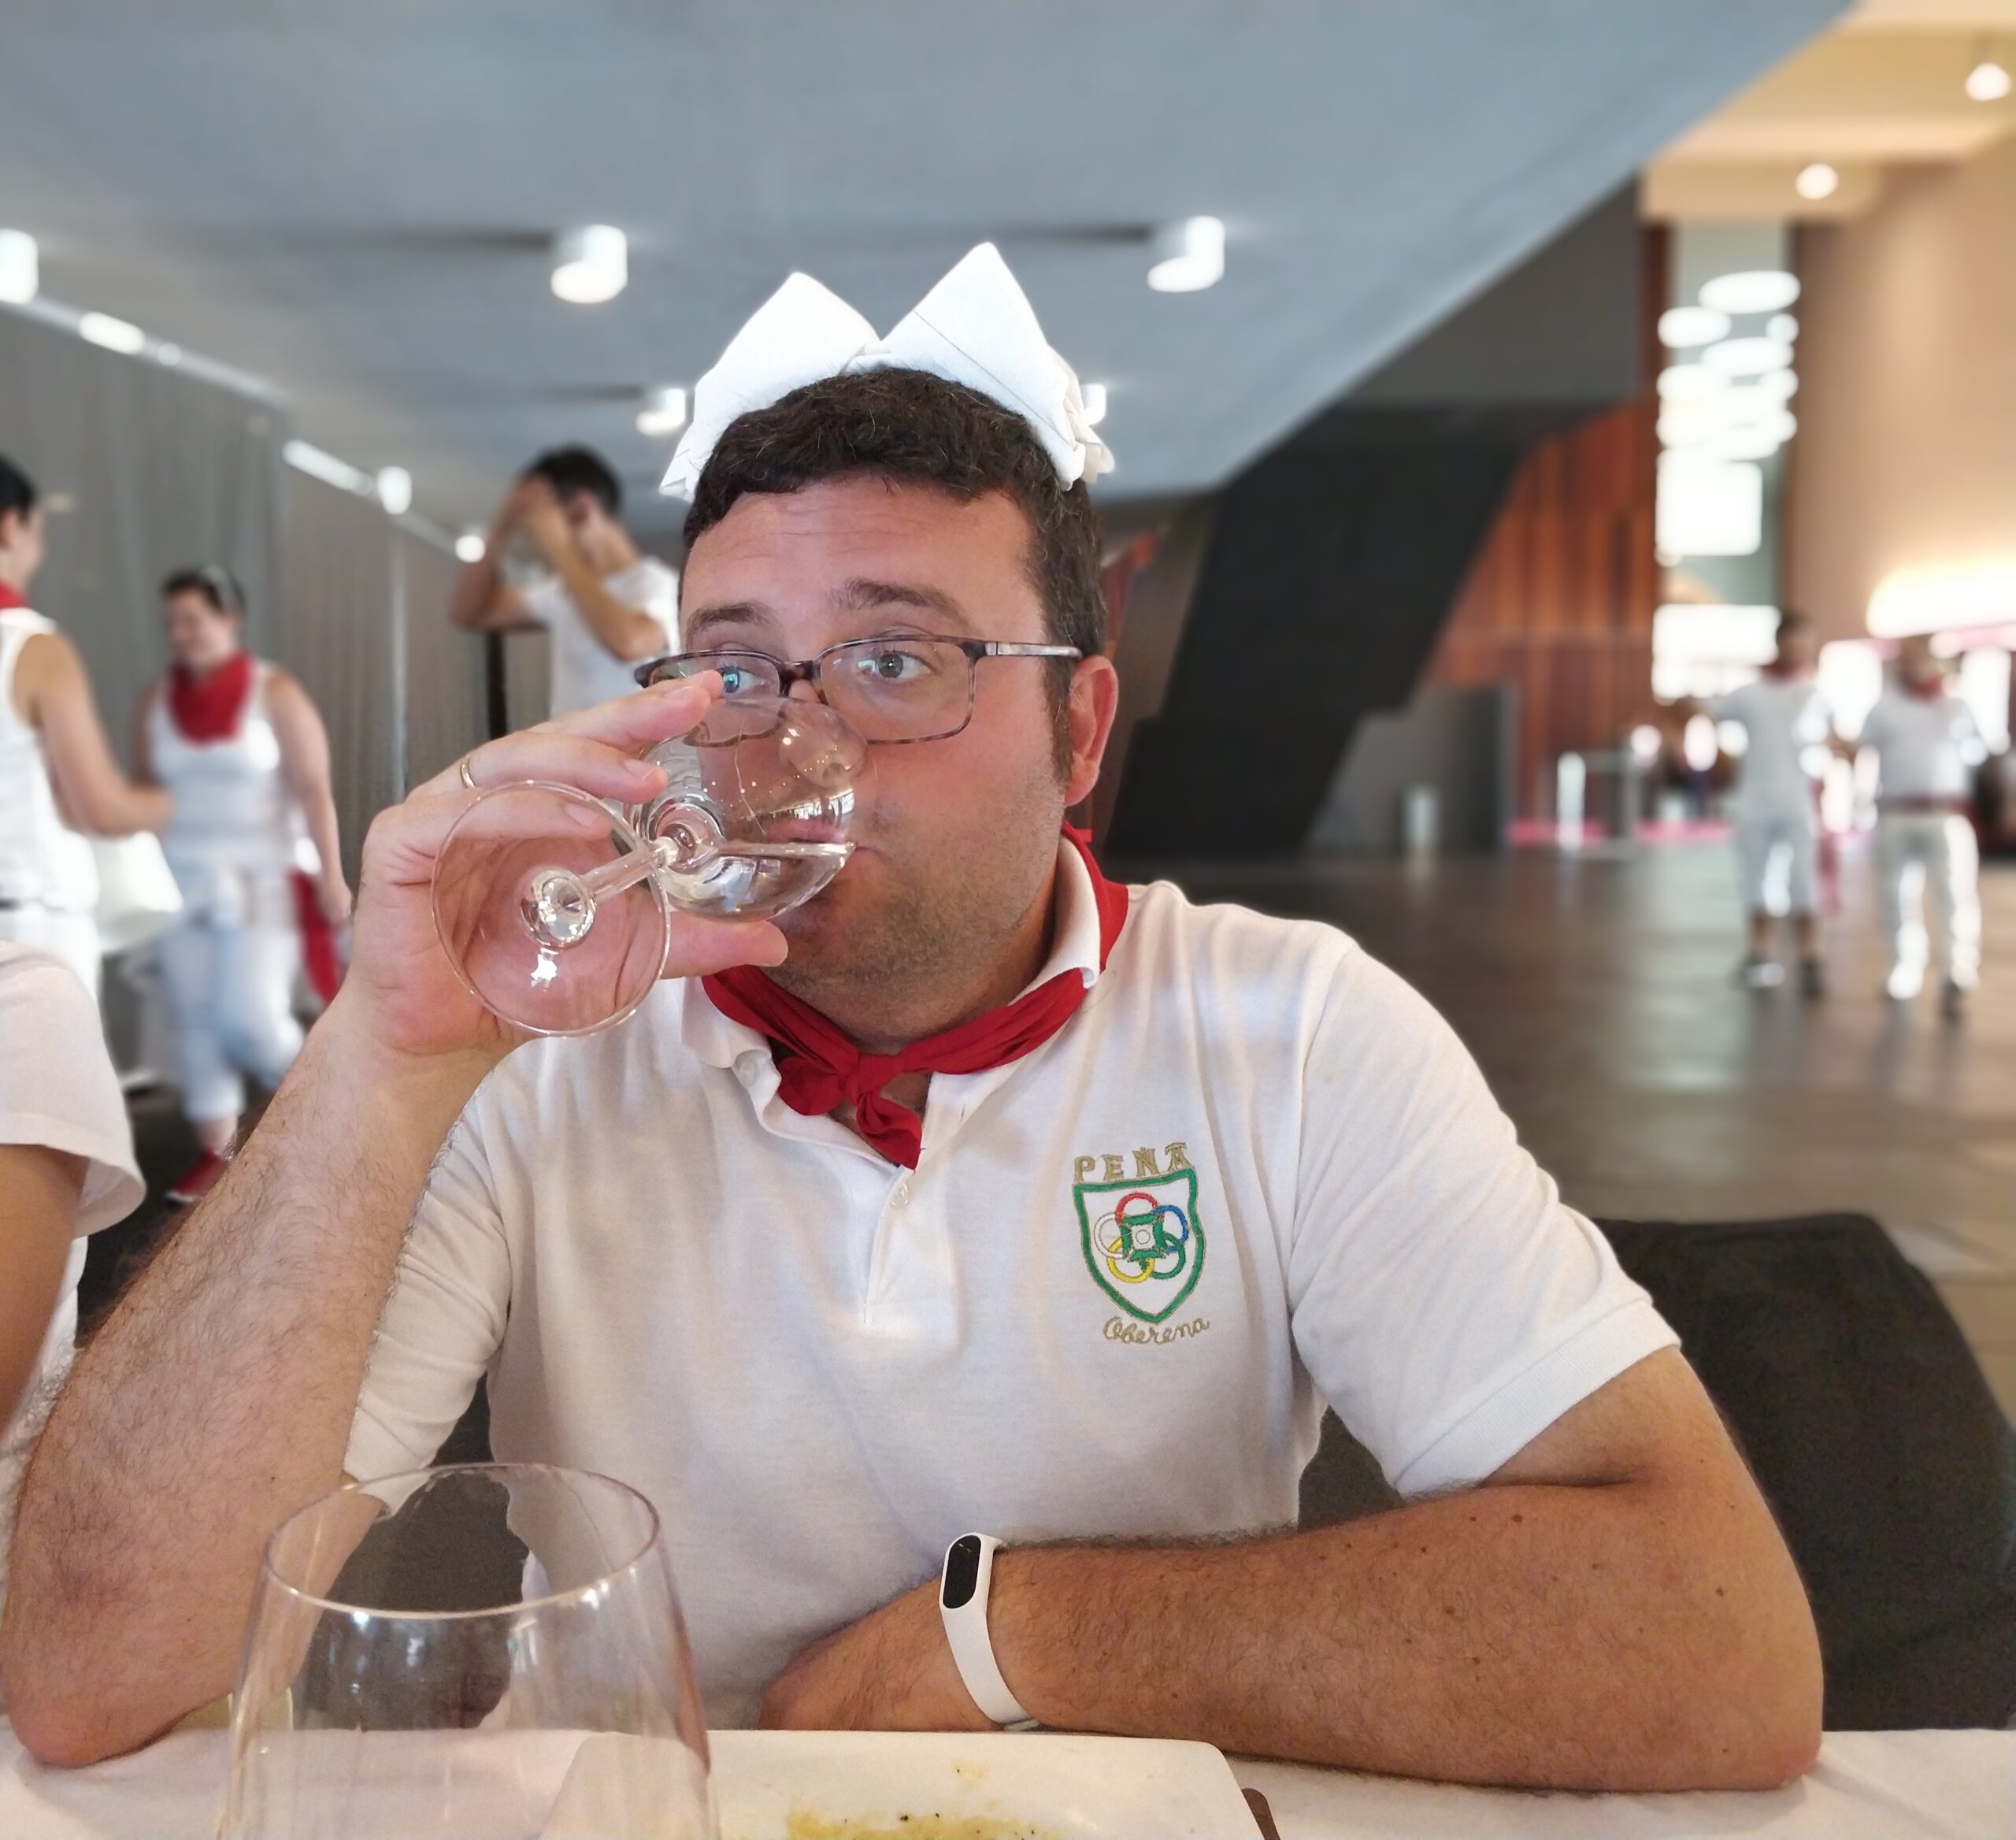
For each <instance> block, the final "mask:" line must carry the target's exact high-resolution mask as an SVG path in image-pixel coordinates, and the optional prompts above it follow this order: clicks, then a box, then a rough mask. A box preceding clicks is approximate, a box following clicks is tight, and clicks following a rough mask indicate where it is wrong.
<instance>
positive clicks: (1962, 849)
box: [1876, 811, 1981, 990]
mask: <svg viewBox="0 0 2016 1840" xmlns="http://www.w3.org/2000/svg"><path fill="white" fill-rule="evenodd" d="M1876 866H1877V874H1879V875H1880V876H1881V877H1882V878H1883V930H1884V934H1885V935H1886V936H1887V937H1888V939H1889V940H1890V950H1891V952H1892V955H1893V957H1894V959H1895V960H1896V963H1898V964H1899V965H1914V966H1918V968H1919V969H1920V970H1923V969H1924V967H1925V963H1926V962H1927V960H1928V959H1929V957H1930V956H1931V955H1932V948H1936V951H1937V955H1938V957H1939V958H1940V960H1941V961H1942V962H1943V963H1944V965H1945V966H1946V974H1947V977H1951V979H1952V980H1953V981H1954V982H1955V984H1957V985H1959V986H1960V987H1961V989H1963V990H1971V989H1973V986H1974V985H1975V983H1976V981H1977V980H1978V979H1979V978H1980V977H1981V896H1980V892H1979V882H1980V877H1981V846H1980V845H1979V844H1977V843H1976V842H1975V840H1974V827H1973V825H1971V824H1970V823H1969V822H1967V821H1966V818H1962V817H1961V816H1960V815H1959V813H1958V812H1951V811H1884V812H1881V813H1880V814H1878V816H1877V820H1876ZM1926 918H1929V919H1930V921H1931V922H1932V924H1931V928H1930V930H1929V933H1928V930H1927V928H1926V926H1925V919H1926Z"/></svg>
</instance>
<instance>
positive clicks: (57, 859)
mask: <svg viewBox="0 0 2016 1840" xmlns="http://www.w3.org/2000/svg"><path fill="white" fill-rule="evenodd" d="M55 630H56V623H55V621H53V620H46V619H44V618H43V616H42V615H41V614H35V613H31V612H29V611H28V609H27V608H26V607H5V608H0V902H5V903H7V904H8V905H9V906H14V905H18V904H20V903H23V902H35V903H39V904H40V905H42V906H43V907H57V908H61V909H62V910H64V911H66V912H72V913H80V914H85V913H89V912H90V911H91V908H92V907H94V906H95V905H96V904H97V901H98V864H97V861H96V859H95V858H94V857H93V855H91V845H90V844H88V843H87V842H86V841H85V840H84V839H83V837H80V836H79V835H78V833H76V832H75V831H73V830H72V829H71V828H70V827H69V825H67V824H65V822H63V820H62V818H61V817H60V816H59V815H58V814H57V809H56V795H55V792H54V790H53V789H52V788H51V787H50V783H49V761H48V757H47V756H46V755H45V754H44V753H43V747H42V736H40V735H39V733H36V732H35V729H34V728H32V727H31V725H29V724H28V723H27V722H23V721H22V720H21V718H20V712H19V711H18V710H17V709H16V708H15V707H14V666H16V664H17V663H18V662H20V655H21V647H23V646H24V645H26V644H28V641H29V640H31V639H32V638H34V637H35V636H37V635H38V634H39V633H43V632H54V631H55Z"/></svg>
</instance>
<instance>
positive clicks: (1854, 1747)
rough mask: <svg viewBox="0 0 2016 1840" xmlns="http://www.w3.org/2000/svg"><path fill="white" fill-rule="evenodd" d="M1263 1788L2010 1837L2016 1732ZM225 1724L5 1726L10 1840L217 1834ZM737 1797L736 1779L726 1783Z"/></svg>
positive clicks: (1370, 1827) (1453, 1822)
mask: <svg viewBox="0 0 2016 1840" xmlns="http://www.w3.org/2000/svg"><path fill="white" fill-rule="evenodd" d="M1233 1768H1234V1769H1235V1771H1236V1772H1237V1774H1238V1776H1239V1779H1240V1782H1242V1783H1244V1784H1245V1785H1246V1786H1248V1787H1249V1788H1254V1789H1258V1790H1261V1791H1262V1793H1263V1794H1265V1795H1266V1797H1267V1800H1268V1801H1269V1804H1270V1805H1272V1807H1273V1811H1274V1818H1275V1820H1276V1821H1277V1823H1279V1825H1280V1831H1281V1835H1282V1840H1302V1837H1304V1836H1306V1837H1308V1840H1317V1837H1318V1836H1340V1837H1351V1840H1356V1837H1358V1836H1361V1835H1362V1836H1367V1837H1369V1836H1372V1835H1381V1836H1384V1835H1421V1836H1430V1835H1432V1836H1436V1837H1437V1840H1455V1837H1457V1836H1462V1840H1491V1837H1493V1836H1500V1835H1502V1836H1505V1837H1506V1840H1520V1837H1521V1836H1525V1835H1531V1836H1532V1837H1533V1840H1581V1837H1582V1836H1585V1835H1586V1836H1588V1837H1589V1840H1597V1837H1598V1836H1600V1837H1601V1840H1640V1837H1643V1840H1682V1837H1687V1840H1693V1837H1695V1836H1710V1835H1728V1836H1730V1837H1731V1840H1738V1837H1740V1840H1779V1837H1781V1836H1782V1837H1785V1840H1791V1837H1794V1836H1797V1837H1799V1840H1805V1837H1807V1836H1811V1837H1812V1840H1907V1837H1908V1840H1917V1837H1918V1836H1921V1835H1940V1836H1946V1835H1953V1836H1966V1840H2011V1836H2012V1835H2016V1732H2004V1731H1872V1732H1842V1733H1838V1734H1833V1735H1830V1736H1829V1738H1828V1739H1827V1742H1826V1745H1825V1749H1823V1750H1822V1751H1821V1757H1820V1762H1819V1764H1818V1767H1817V1768H1815V1769H1814V1771H1813V1772H1812V1774H1811V1775H1809V1776H1807V1778H1806V1779H1805V1780H1804V1781H1803V1782H1799V1783H1797V1784H1795V1786H1793V1787H1792V1788H1790V1789H1784V1790H1777V1791H1775V1792H1773V1793H1772V1794H1768V1795H1729V1794H1722V1795H1710V1794H1702V1795H1534V1794H1522V1793H1519V1792H1517V1791H1513V1790H1487V1789H1455V1788H1450V1787H1447V1786H1443V1785H1440V1784H1435V1783H1425V1782H1399V1781H1395V1780H1394V1779H1390V1778H1387V1777H1380V1776H1358V1775H1351V1774H1349V1773H1348V1772H1346V1771H1335V1770H1312V1769H1304V1768H1299V1767H1298V1766H1296V1765H1294V1764H1264V1763H1254V1762H1251V1761H1249V1760H1245V1759H1236V1760H1234V1764H1233ZM223 1784H224V1734H223V1733H222V1732H221V1731H183V1732H178V1733H176V1734H174V1735H173V1736H172V1737H169V1738H164V1739H162V1740H161V1742H160V1743H158V1744H157V1745H153V1746H151V1747H150V1749H146V1750H144V1751H141V1752H139V1753H136V1754H135V1755H134V1756H132V1757H120V1758H117V1759H116V1760H114V1761H113V1762H111V1763H109V1764H97V1765H95V1767H94V1768H91V1769H88V1770H74V1771H65V1770H50V1769H45V1768H43V1767H42V1766H41V1765H40V1764H37V1763H35V1761H34V1760H33V1759H32V1758H31V1757H28V1755H27V1754H26V1753H24V1751H23V1750H22V1749H21V1747H20V1744H19V1742H17V1740H16V1738H15V1737H14V1734H13V1731H10V1730H9V1729H8V1727H6V1723H4V1721H0V1840H209V1836H210V1835H212V1834H214V1833H215V1832H216V1831H217V1808H218V1804H219V1801H220V1798H221V1794H222V1790H223ZM720 1787H721V1800H722V1802H723V1805H724V1808H726V1807H727V1806H728V1805H729V1804H730V1803H731V1802H732V1798H733V1794H734V1785H733V1784H732V1782H727V1781H725V1780H724V1781H722V1782H721V1784H720Z"/></svg>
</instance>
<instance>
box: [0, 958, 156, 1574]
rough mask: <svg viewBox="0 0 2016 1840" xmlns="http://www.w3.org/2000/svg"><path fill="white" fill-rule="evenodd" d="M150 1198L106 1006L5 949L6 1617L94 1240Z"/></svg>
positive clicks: (0, 1012)
mask: <svg viewBox="0 0 2016 1840" xmlns="http://www.w3.org/2000/svg"><path fill="white" fill-rule="evenodd" d="M143 1193H145V1189H144V1185H143V1184H142V1182H141V1181H140V1174H139V1170H137V1169H136V1168H135V1167H134V1163H133V1133H132V1128H131V1127H130V1126H128V1123H127V1122H126V1107H125V1104H124V1101H123V1100H121V1099H120V1094H119V1077H118V1075H117V1074H115V1073H114V1072H113V1068H112V1061H111V1058H110V1056H109V1055H108V1054H107V1053H106V1048H105V1040H104V1037H103V1034H102V1031H101V1030H100V1029H99V1026H98V1011H97V1009H96V1007H95V1006H94V1005H93V1003H91V999H90V998H89V996H87V995H86V993H85V992H84V990H83V988H82V986H81V985H79V983H78V982H77V981H76V978H75V977H72V975H71V974H70V973H69V970H67V969H66V968H65V966H64V965H63V964H62V963H61V961H60V960H58V959H56V958H55V957H54V955H51V954H50V953H48V952H43V951H41V950H39V948H35V947H32V946H23V945H15V944H11V943H9V942H6V941H0V1605H4V1604H5V1601H6V1595H7V1549H8V1545H9V1534H11V1532H12V1530H13V1509H14V1497H15V1493H16V1491H17V1489H19V1487H20V1479H21V1471H22V1470H23V1468H24V1467H25V1465H26V1463H27V1461H28V1452H29V1451H30V1450H31V1449H32V1448H33V1447H34V1444H35V1434H36V1432H37V1431H38V1430H39V1429H40V1427H41V1423H42V1420H43V1417H44V1416H45V1415H46V1413H47V1411H48V1408H49V1405H50V1401H51V1400H53V1398H54V1395H55V1391H56V1387H57V1383H58V1382H60V1381H61V1378H62V1376H63V1374H64V1372H65V1370H66V1369H67V1368H68V1367H69V1363H70V1348H71V1344H72V1342H73V1341H75V1339H76V1333H77V1279H78V1277H79V1275H80V1274H81V1273H82V1272H83V1268H84V1238H85V1236H86V1235H87V1234H90V1233H95V1232H97V1231H98V1229H99V1228H100V1227H102V1226H111V1225H112V1224H113V1222H115V1221H118V1220H123V1219H125V1217H126V1216H127V1215H128V1214H130V1213H132V1211H133V1210H134V1209H135V1207H138V1206H139V1203H140V1197H141V1196H142V1195H143Z"/></svg>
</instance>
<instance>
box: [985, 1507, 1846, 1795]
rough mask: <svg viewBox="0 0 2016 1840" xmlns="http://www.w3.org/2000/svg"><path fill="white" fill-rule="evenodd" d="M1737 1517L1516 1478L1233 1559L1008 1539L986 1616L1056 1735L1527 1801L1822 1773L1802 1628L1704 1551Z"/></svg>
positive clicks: (1762, 1580) (1796, 1612) (1227, 1549)
mask: <svg viewBox="0 0 2016 1840" xmlns="http://www.w3.org/2000/svg"><path fill="white" fill-rule="evenodd" d="M1738 1511H1739V1510H1738V1509H1736V1508H1732V1506H1731V1504H1728V1503H1725V1502H1718V1501H1702V1500H1695V1501H1687V1500H1683V1499H1681V1496H1680V1492H1678V1491H1676V1490H1671V1489H1669V1490H1667V1492H1666V1493H1663V1494H1662V1493H1648V1492H1647V1489H1646V1488H1644V1487H1641V1486H1638V1485H1634V1484H1631V1483H1617V1484H1610V1485H1606V1486H1595V1487H1582V1488H1577V1487H1563V1486H1505V1487H1493V1488H1486V1489H1476V1490H1473V1491H1470V1492H1469V1493H1465V1494H1462V1495H1460V1496H1452V1497H1446V1498H1444V1499H1442V1500H1440V1501H1430V1502H1425V1503H1421V1504H1418V1505H1415V1506H1412V1507H1409V1508H1402V1509H1399V1510H1395V1511H1394V1512H1390V1513H1386V1514H1380V1515H1373V1516H1371V1517H1369V1518H1367V1519H1363V1520H1359V1521H1355V1522H1351V1523H1347V1524H1345V1525H1343V1526H1341V1527H1329V1528H1325V1529H1321V1530H1317V1531H1314V1532H1309V1533H1303V1534H1286V1535H1283V1536H1281V1537H1280V1538H1274V1539H1265V1540H1256V1541H1240V1542H1237V1543H1234V1544H1230V1545H1220V1546H1195V1547H1177V1548H1159V1549H1149V1548H1131V1547H1125V1546H1108V1547H1100V1546H1089V1547H1070V1546H1065V1547H1054V1548H1041V1547H1036V1548H1027V1549H1019V1550H1017V1549H1010V1550H1008V1551H1006V1552H1003V1553H1002V1554H1001V1555H1000V1556H999V1559H998V1560H997V1561H996V1564H995V1586H994V1596H993V1601H992V1605H991V1612H990V1616H989V1622H990V1626H991V1629H992V1631H993V1634H994V1642H995V1652H996V1654H997V1656H998V1657H999V1660H1000V1663H1001V1666H1002V1671H1003V1673H1004V1674H1005V1675H1006V1679H1007V1680H1008V1683H1009V1685H1010V1687H1011V1688H1013V1689H1014V1691H1015V1693H1016V1694H1017V1697H1018V1698H1020V1699H1021V1701H1022V1703H1023V1705H1025V1706H1026V1707H1027V1708H1028V1710H1029V1711H1030V1712H1031V1713H1032V1715H1033V1716H1036V1718H1038V1719H1041V1720H1042V1721H1043V1723H1046V1724H1054V1725H1058V1726H1062V1727H1065V1728H1067V1729H1071V1730H1083V1731H1124V1732H1129V1733H1133V1734H1140V1735H1146V1736H1169V1737H1184V1738H1206V1739H1208V1740H1209V1741H1210V1742H1214V1743H1215V1744H1217V1745H1219V1746H1221V1748H1222V1749H1227V1750H1235V1751H1247V1752H1255V1753H1262V1754H1266V1755H1270V1756H1275V1757H1294V1758H1300V1759H1303V1760H1308V1761H1310V1762H1316V1763H1326V1764H1345V1765H1348V1766H1351V1767H1354V1768H1360V1769H1369V1770H1377V1771H1387V1772H1391V1773H1393V1774H1396V1775H1420V1776H1429V1777H1440V1778H1445V1779H1468V1780H1472V1781H1484V1782H1505V1783H1518V1784H1529V1785H1533V1786H1555V1787H1572V1788H1582V1789H1625V1788H1635V1789H1664V1788H1673V1787H1699V1786H1703V1785H1704V1784H1708V1783H1718V1782H1719V1783H1725V1784H1728V1785H1729V1786H1739V1785H1742V1786H1761V1785H1763V1784H1766V1783H1775V1782H1782V1781H1784V1780H1785V1779H1788V1777H1790V1776H1792V1775H1796V1774H1797V1773H1798V1772H1799V1771H1800V1770H1801V1769H1803V1768H1805V1767H1806V1764H1807V1762H1808V1761H1809V1760H1810V1738H1809V1736H1808V1735H1807V1732H1808V1730H1809V1727H1811V1726H1812V1725H1813V1723H1814V1721H1815V1720H1816V1719H1817V1704H1815V1705H1814V1706H1813V1707H1812V1708H1810V1709H1808V1708H1805V1707H1804V1706H1803V1705H1801V1704H1800V1701H1801V1696H1802V1694H1803V1693H1805V1692H1806V1691H1807V1682H1805V1680H1804V1679H1802V1678H1799V1664H1800V1662H1801V1660H1802V1659H1803V1657H1804V1656H1806V1655H1807V1653H1809V1651H1810V1642H1811V1638H1810V1623H1808V1624H1805V1625H1804V1626H1803V1628H1801V1627H1792V1625H1794V1624H1795V1623H1799V1619H1801V1618H1803V1615H1804V1605H1803V1598H1802V1597H1800V1596H1799V1592H1798V1586H1797V1580H1796V1578H1791V1579H1790V1580H1789V1583H1790V1587H1791V1588H1790V1594H1789V1597H1788V1595H1787V1593H1786V1590H1785V1588H1784V1587H1785V1585H1786V1583H1787V1581H1786V1580H1785V1579H1784V1578H1780V1577H1778V1576H1777V1575H1776V1574H1775V1573H1774V1572H1773V1570H1772V1564H1771V1561H1770V1556H1769V1553H1768V1552H1766V1554H1765V1556H1764V1557H1763V1558H1762V1560H1760V1561H1759V1562H1758V1566H1757V1567H1755V1568H1754V1569H1755V1570H1757V1571H1762V1573H1763V1575H1762V1576H1759V1575H1753V1567H1751V1566H1749V1565H1747V1564H1744V1563H1740V1562H1739V1563H1734V1564H1729V1563H1723V1564H1718V1563H1717V1562H1715V1561H1713V1560H1709V1559H1707V1558H1706V1557H1705V1556H1704V1555H1707V1554H1710V1553H1714V1552H1721V1553H1724V1554H1727V1553H1728V1552H1729V1550H1730V1547H1729V1540H1728V1534H1729V1526H1728V1517H1729V1515H1730V1513H1731V1512H1738ZM1772 1540H1773V1541H1775V1535H1773V1536H1772ZM1784 1569H1785V1570H1786V1571H1789V1570H1790V1567H1789V1563H1788V1562H1787V1564H1785V1567H1784ZM1788 1675H1792V1678H1788ZM1810 1686H1811V1691H1812V1694H1813V1697H1814V1699H1815V1701H1817V1690H1818V1674H1817V1663H1816V1664H1815V1666H1814V1669H1813V1674H1812V1680H1811V1682H1810Z"/></svg>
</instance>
